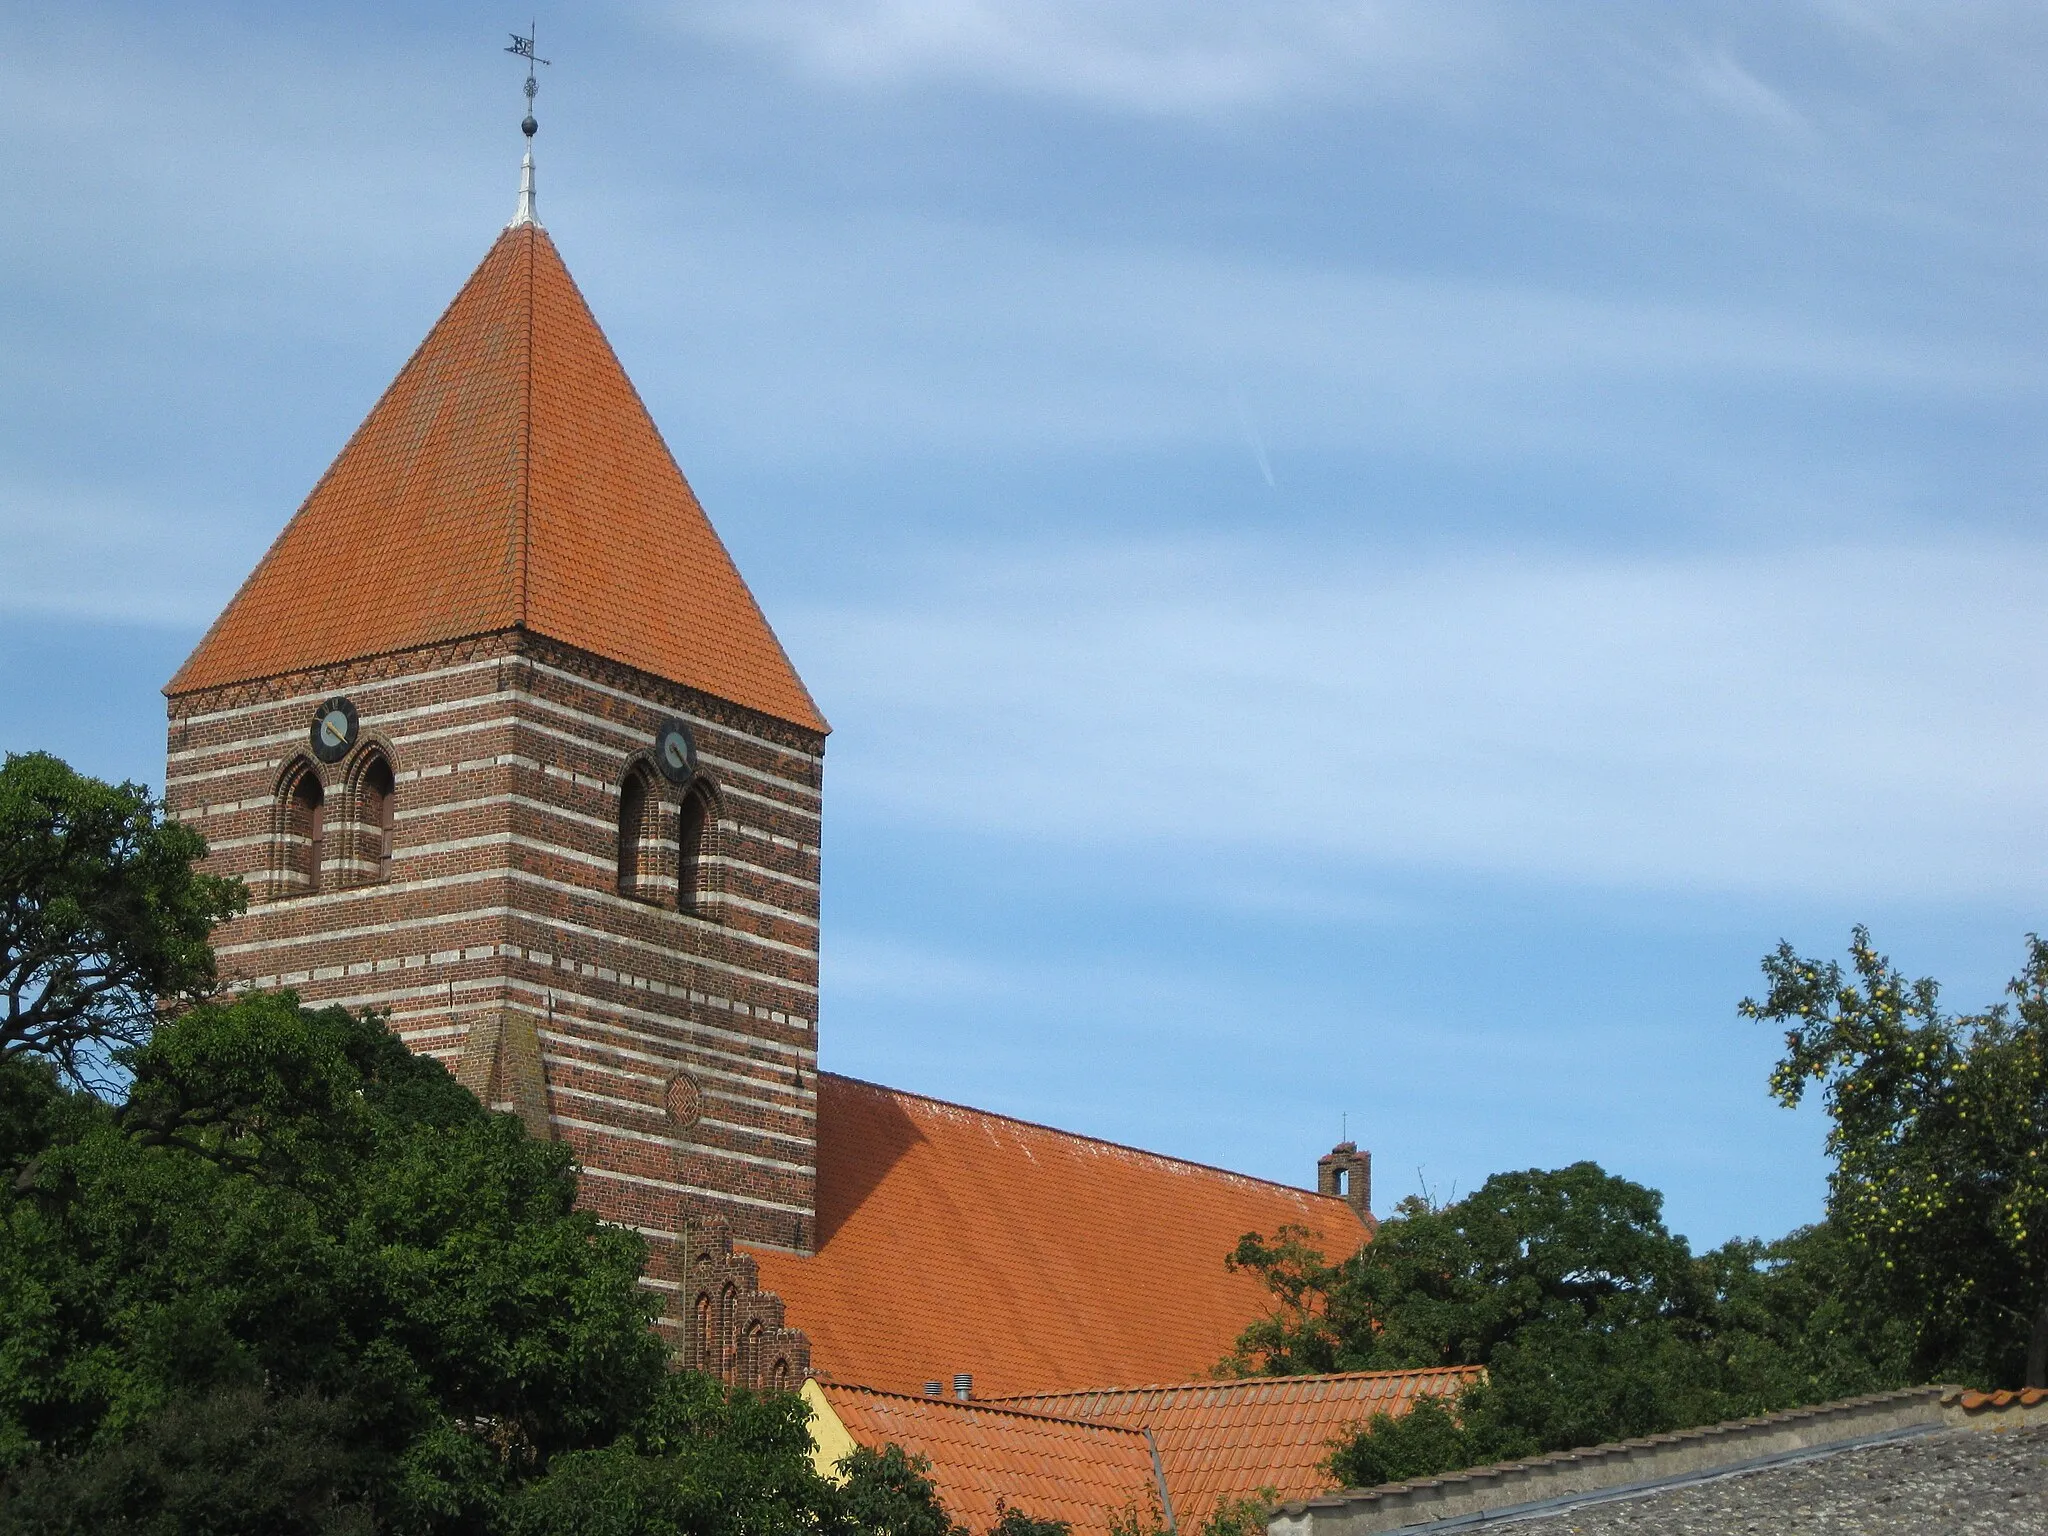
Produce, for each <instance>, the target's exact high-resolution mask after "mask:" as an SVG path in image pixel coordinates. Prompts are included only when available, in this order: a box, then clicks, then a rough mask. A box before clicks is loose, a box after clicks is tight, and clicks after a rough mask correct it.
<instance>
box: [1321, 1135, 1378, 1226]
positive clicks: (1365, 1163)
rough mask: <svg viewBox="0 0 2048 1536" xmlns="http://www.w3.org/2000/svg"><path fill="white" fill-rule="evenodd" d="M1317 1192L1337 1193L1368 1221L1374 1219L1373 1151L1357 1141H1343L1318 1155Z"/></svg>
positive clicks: (1322, 1193)
mask: <svg viewBox="0 0 2048 1536" xmlns="http://www.w3.org/2000/svg"><path fill="white" fill-rule="evenodd" d="M1316 1193H1317V1194H1319V1195H1335V1196H1336V1197H1337V1198H1338V1199H1339V1200H1342V1201H1343V1202H1344V1203H1345V1204H1347V1205H1349V1206H1350V1207H1351V1209H1353V1210H1354V1211H1356V1212H1358V1214H1359V1215H1360V1216H1362V1217H1364V1218H1365V1219H1366V1220H1367V1221H1368V1222H1370V1221H1371V1220H1372V1154H1371V1153H1370V1152H1361V1151H1359V1150H1358V1143H1357V1142H1355V1141H1340V1142H1338V1143H1337V1145H1336V1146H1334V1147H1332V1148H1331V1149H1330V1150H1329V1151H1328V1152H1326V1153H1324V1154H1323V1155H1322V1156H1321V1157H1319V1158H1317V1159H1316Z"/></svg>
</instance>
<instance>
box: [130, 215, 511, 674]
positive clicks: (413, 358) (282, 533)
mask: <svg viewBox="0 0 2048 1536" xmlns="http://www.w3.org/2000/svg"><path fill="white" fill-rule="evenodd" d="M506 233H508V234H509V233H510V231H509V230H508V231H506ZM504 238H505V236H504V235H503V234H501V235H499V237H498V239H497V240H493V241H492V242H491V247H490V249H489V250H487V251H485V252H484V254H483V257H482V259H481V260H479V261H478V262H477V264H476V265H475V266H474V267H471V268H470V270H469V276H468V277H465V278H464V279H463V280H462V282H461V284H460V285H459V286H458V287H457V288H456V290H455V292H454V294H453V295H452V296H451V297H450V298H449V300H448V302H447V303H446V304H443V305H442V306H441V312H440V313H439V314H437V315H435V316H434V323H433V324H432V325H430V326H428V327H427V329H426V331H425V333H424V334H422V335H421V337H420V339H419V340H418V341H417V342H415V343H414V344H413V349H412V350H411V351H410V352H408V353H406V354H405V361H404V362H403V363H401V364H400V365H399V369H398V372H397V373H396V374H394V375H393V376H392V377H393V378H394V379H398V378H403V377H404V376H405V371H406V370H407V369H408V368H410V367H412V365H413V364H414V363H416V362H418V361H419V356H420V354H421V353H422V352H424V351H426V350H427V343H429V342H430V341H432V340H433V339H434V332H435V331H437V330H439V329H440V328H441V322H442V321H444V320H446V319H447V318H448V316H449V315H450V314H451V313H452V312H453V311H454V309H455V306H456V305H458V304H460V303H461V302H462V297H463V295H464V294H465V293H467V292H468V291H469V285H470V284H471V283H473V282H475V281H476V279H477V275H478V274H479V273H481V272H482V271H483V269H484V268H485V267H487V266H489V265H490V261H491V258H492V257H493V256H495V255H496V254H497V252H498V242H499V241H501V240H503V239H504ZM390 389H391V386H390V385H389V384H386V385H385V386H384V388H383V389H382V390H379V391H378V393H377V398H376V400H375V401H373V402H372V403H371V409H370V414H369V415H367V416H365V417H364V418H363V419H362V420H361V421H359V422H357V423H356V425H355V430H354V431H352V432H350V433H349V435H348V437H347V438H346V439H345V440H344V441H343V442H342V445H341V448H340V450H339V451H338V452H337V453H336V454H335V455H334V457H333V458H331V459H329V460H328V461H327V467H326V468H325V469H323V470H321V471H320V478H319V479H317V480H315V481H314V482H313V488H312V489H311V490H309V491H308V492H306V494H305V495H304V496H303V497H301V498H300V500H299V504H298V507H297V508H296V509H294V511H293V514H292V517H288V518H286V519H285V520H284V526H283V527H281V528H279V529H278V530H277V533H276V534H275V535H274V536H273V537H272V538H271V541H270V542H269V543H268V544H266V545H265V546H264V547H263V554H262V556H261V557H260V558H259V559H258V560H257V561H256V563H255V564H254V565H252V566H250V567H249V573H248V575H246V576H244V577H243V578H242V579H241V582H240V583H239V584H238V585H237V586H236V587H235V590H234V593H233V595H232V596H230V597H229V598H228V600H227V602H225V603H224V604H222V605H221V610H220V612H219V613H217V614H215V615H214V616H213V622H212V623H211V624H209V625H207V626H206V632H205V633H204V634H202V635H201V636H200V637H199V643H198V644H196V645H194V646H193V647H192V649H191V651H190V652H189V653H188V654H187V656H186V659H185V660H184V662H183V663H181V664H180V666H179V667H178V670H177V671H176V672H175V673H173V674H172V676H171V680H170V681H169V682H167V683H165V684H164V686H163V688H162V689H161V690H159V691H160V692H162V693H164V694H166V695H168V696H172V697H175V695H172V694H171V690H172V689H173V688H175V687H177V685H178V679H179V678H181V677H183V676H184V675H185V670H186V668H188V667H190V666H191V665H192V661H193V658H195V657H197V656H198V655H200V654H201V653H202V652H203V651H205V649H206V647H207V643H208V642H209V641H210V640H212V639H213V637H214V632H215V631H216V630H219V629H220V628H222V627H223V626H224V625H226V623H227V622H228V618H229V616H230V615H232V614H233V613H234V611H235V605H236V604H237V603H238V602H240V601H241V598H242V594H243V593H245V592H247V591H248V590H249V589H250V588H251V587H252V586H254V585H255V584H256V578H257V577H259V576H261V575H262V574H263V568H264V566H266V565H267V564H269V563H270V557H271V556H272V555H274V554H275V553H277V549H278V546H279V545H281V544H283V543H284V541H285V540H286V539H287V538H288V537H289V536H290V535H291V531H292V522H293V519H294V518H296V517H297V515H298V513H300V512H303V511H304V510H305V509H306V508H307V507H309V506H311V505H312V503H313V499H314V498H315V497H316V496H318V495H319V494H320V492H321V491H322V490H323V489H325V487H326V485H327V482H328V481H330V480H332V479H333V478H334V472H335V471H336V470H338V469H340V468H341V466H342V465H343V464H344V463H345V462H347V460H348V457H349V450H350V449H351V448H353V447H355V445H356V439H357V438H359V437H361V436H362V435H363V434H364V433H365V432H367V431H368V430H369V428H370V421H371V418H372V417H373V416H375V414H376V407H377V405H379V404H381V403H382V402H383V399H384V396H385V395H386V394H388V393H390ZM495 633H497V631H496V630H490V629H480V630H477V631H475V632H474V633H473V634H471V635H464V636H458V637H456V638H458V639H474V638H475V636H476V635H489V634H495ZM437 643H441V642H432V641H423V642H421V644H420V645H419V646H410V647H406V649H412V650H416V649H421V648H423V647H424V646H425V645H428V644H437ZM330 664H331V663H330ZM307 670H309V669H308V668H305V667H300V666H291V667H282V668H279V669H278V670H277V671H275V672H266V673H263V674H261V676H253V677H247V678H237V679H234V681H237V682H262V681H265V680H266V679H269V678H272V677H284V676H286V675H288V674H290V673H293V672H303V671H307ZM208 686H218V685H208ZM195 691H196V690H195Z"/></svg>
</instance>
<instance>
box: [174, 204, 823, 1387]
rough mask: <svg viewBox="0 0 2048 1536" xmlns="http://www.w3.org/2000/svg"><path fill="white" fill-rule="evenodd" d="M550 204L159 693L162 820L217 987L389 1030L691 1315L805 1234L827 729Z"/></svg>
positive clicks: (770, 1330) (512, 231) (502, 253)
mask: <svg viewBox="0 0 2048 1536" xmlns="http://www.w3.org/2000/svg"><path fill="white" fill-rule="evenodd" d="M531 207H532V203H531V197H530V195H529V196H523V197H522V199H521V205H520V217H519V218H518V219H517V220H515V222H514V223H513V224H512V225H510V226H509V227H507V229H506V230H505V232H504V233H503V234H502V235H501V236H500V237H499V238H498V240H497V242H496V244H495V245H493V247H492V248H491V250H490V252H489V254H488V255H486V256H485V258H484V260H483V263H482V265H480V266H479V267H478V268H477V269H476V272H475V273H474V274H473V275H472V276H471V277H470V279H469V281H468V282H467V283H466V284H465V285H464V286H463V288H462V291H461V292H460V293H459V294H458V295H457V296H456V298H455V301H454V302H453V303H452V304H451V305H450V306H449V307H448V309H447V311H446V313H444V314H443V315H442V316H441V318H440V320H439V321H438V322H437V323H436V325H435V326H434V328H433V330H432V332H431V333H430V334H429V335H428V336H427V338H426V340H425V341H424V342H422V343H421V345H420V347H419V349H418V351H416V352H415V353H414V354H413V356H412V358H411V359H410V361H408V362H407V363H406V365H405V367H404V368H403V370H401V372H400V373H399V375H398V377H397V379H396V380H395V381H394V382H393V383H392V385H391V387H390V388H389V389H388V390H387V391H386V392H385V394H384V396H383V398H382V399H381V400H379V401H378V402H377V405H376V407H375V408H374V409H373V410H372V411H371V412H370V414H369V416H368V418H367V419H366V420H365V421H364V422H363V424H362V425H361V427H359V428H358V429H357V431H356V433H355V435H354V436H353V437H352V438H351V439H350V440H349V443H348V445H347V446H346V447H345V448H344V449H343V450H342V452H341V455H340V457H338V458H337V459H336V460H335V461H334V464H333V465H332V467H330V468H329V469H328V471H327V473H326V474H325V475H324V476H323V477H322V478H321V480H320V482H319V484H318V485H317V486H315V487H314V489H313V492H312V494H311V495H310V496H309V497H308V498H307V499H306V502H305V504H304V505H303V506H302V507H300V509H299V511H298V513H297V514H296V515H295V516H294V517H293V518H292V519H291V521H290V522H289V523H288V524H287V525H286V526H285V528H284V531H283V532H282V533H281V534H279V536H278V538H277V541H276V542H275V543H274V544H273V545H272V546H271V548H270V550H269V552H268V553H267V554H266V555H265V556H264V557H263V560H262V562H261V563H260V564H259V565H258V566H257V567H256V569H255V571H254V572H253V573H252V574H251V575H250V576H249V578H248V580H247V581H246V582H244V583H243V585H242V588H241V590H240V591H239V592H237V593H236V595H235V597H234V600H233V601H232V602H231V603H230V604H229V605H228V608H227V610H226V611H225V612H224V613H223V614H222V615H221V616H220V618H219V619H218V620H217V621H216V622H215V623H214V625H213V627H212V628H211V629H210V630H208V631H207V634H206V636H205V638H204V639H203V640H202V641H201V642H200V643H199V646H198V648H197V649H196V650H195V651H194V652H193V653H192V656H191V658H190V659H189V660H188V661H186V663H185V665H184V666H183V668H181V669H180V671H179V672H178V675H177V676H176V677H175V678H173V679H172V680H171V682H170V684H169V685H168V687H166V689H165V693H166V695H167V696H168V698H169V701H170V710H169V713H170V741H169V764H168V770H167V774H166V794H167V797H168V801H169V805H170V808H171V810H172V812H173V813H174V814H175V815H176V816H177V817H178V818H179V819H180V820H181V821H184V822H186V823H188V824H189V825H191V826H193V827H195V828H196V829H197V830H199V831H200V832H201V833H202V834H204V836H205V837H206V839H207V841H208V844H209V846H210V848H211V853H210V856H209V859H208V866H207V867H208V868H209V870H211V871H213V872H217V873H224V874H235V875H240V876H242V877H243V878H244V879H245V880H246V881H247V882H248V884H249V887H250V891H251V894H252V897H253V900H252V903H251V906H250V910H249V912H248V914H247V915H246V916H245V917H243V918H241V919H239V920H237V921H236V922H234V923H232V924H230V925H228V926H227V927H226V928H225V929H223V930H222V931H221V932H220V933H219V934H218V935H217V936H216V937H217V941H218V950H219V954H220V959H221V964H222V968H223V971H224V972H225V973H226V974H227V975H228V976H229V977H231V978H233V979H235V980H238V981H241V982H245V983H249V984H253V985H258V986H265V987H271V986H288V987H293V988H296V989H297V990H298V992H299V994H300V995H301V997H302V998H304V999H305V1000H306V1001H307V1002H308V1003H313V1004H323V1003H342V1004H346V1005H347V1006H349V1007H351V1008H369V1009H377V1010H381V1011H384V1012H387V1013H388V1014H389V1015H390V1017H391V1022H392V1026H393V1028H395V1029H396V1030H397V1031H398V1032H399V1034H400V1035H401V1036H402V1037H403V1038H404V1039H405V1040H406V1042H407V1043H408V1044H409V1045H410V1046H411V1047H412V1048H413V1049H414V1050H416V1051H420V1052H422V1053H425V1054H428V1055H432V1056H434V1057H436V1058H438V1059H440V1060H441V1061H443V1062H445V1063H446V1064H447V1065H448V1067H449V1068H450V1069H451V1070H452V1071H453V1072H455V1073H456V1075H457V1076H458V1077H459V1078H460V1079H461V1080H462V1081H463V1082H464V1083H465V1084H467V1085H468V1086H470V1087H471V1088H472V1089H474V1090H475V1091H476V1093H477V1094H478V1095H479V1096H480V1097H482V1098H483V1099H484V1100H485V1101H486V1102H488V1103H491V1104H493V1105H495V1106H497V1107H499V1108H503V1109H509V1110H512V1111H514V1112H516V1113H517V1114H519V1115H520V1116H521V1117H522V1118H523V1119H524V1120H525V1122H526V1124H527V1127H528V1129H529V1130H530V1131H532V1132H533V1133H534V1134H535V1135H540V1136H553V1137H557V1138H560V1139H562V1140H565V1141H567V1142H568V1143H569V1144H570V1145H571V1146H573V1148H574V1150H575V1152H576V1155H577V1157H578V1158H579V1159H580V1160H581V1162H582V1164H583V1167H584V1169H585V1178H584V1181H583V1191H584V1193H583V1199H584V1201H585V1202H586V1203H587V1204H588V1205H590V1206H591V1207H592V1208H594V1209H595V1210H596V1211H597V1212H599V1213H600V1214H601V1215H602V1216H604V1217H605V1218H606V1219H608V1220H611V1221H614V1222H619V1223H622V1224H624V1225H627V1226H631V1227H635V1228H637V1229H639V1230H640V1231H641V1232H642V1233H644V1234H645V1235H646V1236H647V1238H648V1239H649V1243H650V1249H651V1256H650V1281H651V1283H654V1284H656V1285H661V1286H664V1287H665V1288H668V1289H671V1290H673V1289H674V1288H675V1286H676V1285H677V1283H678V1277H679V1276H680V1275H681V1274H682V1272H683V1269H684V1263H683V1254H682V1252H681V1250H680V1248H679V1244H680V1243H681V1242H682V1241H683V1240H684V1237H685V1234H686V1233H688V1232H692V1231H695V1232H697V1233H699V1234H702V1233H704V1232H706V1231H709V1232H712V1233H715V1234H717V1244H718V1249H719V1252H720V1253H722V1254H724V1255H726V1257H725V1258H724V1260H723V1261H722V1262H723V1264H724V1267H725V1268H726V1269H728V1270H729V1269H731V1268H733V1266H734V1263H735V1261H734V1260H733V1259H732V1258H731V1257H730V1247H729V1243H730V1241H731V1240H733V1239H737V1240H739V1241H741V1242H743V1243H745V1244H748V1245H749V1246H751V1247H753V1248H757V1249H769V1250H781V1251H783V1252H787V1253H791V1254H806V1253H808V1252H810V1251H811V1250H812V1247H813V1245H814V1244H815V1242H816V1240H817V1236H816V1234H817V1212H816V1206H817V1199H816V1190H817V1177H816V1169H817V1134H816V1123H817V1121H816V1108H817V1089H816V1060H817V1024H816V1015H817V997H818V990H817V984H818V827H819V809H820V788H821V783H822V773H823V752H824V746H825V733H826V730H827V726H826V724H825V721H824V719H823V717H822V716H821V715H820V714H819V713H818V710H817V706H816V705H815V704H814V703H813V702H812V700H811V697H810V695H809V693H808V692H807V691H806V690H805V688H804V685H803V683H802V681H801V680H800V679H799V678H798V677H797V674H796V672H795V670H794V668H793V667H792V666H791V665H790V662H789V659H788V657H787V656H786V655H785V654H784V653H783V650H782V647H781V645H780V644H779V643H778V642H777V640H776V638H775V635H774V633H773V631H772V630H770V628H769V626H768V623H767V621H766V620H765V619H764V618H763V616H762V614H761V611H760V609H759V608H758V607H757V606H756V605H755V602H754V599H753V597H752V595H751V594H750V593H749V592H748V590H747V586H746V583H745V582H744V581H743V580H742V579H741V577H740V575H739V573H738V571H737V570H735V569H734V567H733V564H732V561H731V559H730V558H729V557H728V555H727V554H726V551H725V548H724V546H723V545H722V544H721V543H720V541H719V538H718V535H717V534H716V533H715V532H714V531H713V530H712V527H711V524H710V523H709V521H708V520H707V519H706V518H705V515H704V512H703V509H702V508H701V507H700V506H699V505H698V503H697V499H696V497H695V496H694V495H693V494H692V492H691V490H690V487H689V485H688V484H687V482H685V480H684V479H683V476H682V473H681V471H680V470H679V469H678V468H677V467H676V464H675V461H674V459H673V458H672V457H671V456H670V454H669V451H668V449H667V447H666V445H665V444H664V443H663V441H662V438H661V435H660V433H659V432H658V431H657V430H656V428H655V426H654V423H653V422H652V420H650V418H649V416H648V414H647V411H646V408H645V407H644V406H643V405H642V404H641V401H640V398H639V396H638V394H637V393H636V392H635V391H634V389H633V386H632V384H631V383H630V382H629V381H628V379H627V378H626V375H625V372H624V370H623V369H622V368H621V367H620V365H619V361H618V359H617V358H616V357H615V356H614V355H613V352H612V349H611V347H610V345H609V343H607V341H606V340H605V337H604V334H603V332H602V331H601V330H600V329H599V328H598V325H597V322H596V320H595V319H594V318H593V317H592V315H591V313H590V310H589V309H588V307H587V306H586V305H585V303H584V301H583V297H582V295H581V294H580V293H579V292H578V291H577V288H576V285H575V283H574V281H573V280H572V279H571V278H570V276H569V273H568V271H567V269H566V268H565V267H564V266H563V264H562V260H561V258H560V256H559V255H557V254H556V250H555V246H554V242H553V241H552V240H551V239H550V238H549V237H548V235H547V233H546V232H545V231H544V230H543V229H542V228H541V226H540V225H539V223H538V222H537V221H535V220H534V218H533V217H532V213H531ZM692 1262H695V1259H694V1257H693V1259H692ZM737 1263H738V1265H739V1266H740V1267H742V1268H745V1269H748V1270H750V1268H751V1260H745V1259H741V1260H738V1261H737ZM779 1311H780V1303H777V1302H775V1301H774V1300H773V1298H772V1297H760V1298H756V1304H755V1306H754V1314H755V1315H753V1316H752V1318H751V1320H750V1321H749V1322H748V1324H747V1327H748V1328H749V1329H750V1330H752V1335H753V1337H754V1338H755V1341H756V1344H757V1346H759V1347H764V1348H771V1349H772V1348H773V1347H774V1344H775V1340H776V1338H777V1337H778V1330H780V1329H781V1326H782V1319H781V1317H780V1315H779ZM786 1337H787V1338H788V1340H789V1344H790V1349H789V1350H788V1351H785V1352H786V1353H790V1354H791V1355H792V1359H794V1356H795V1353H797V1352H800V1350H801V1339H800V1337H799V1336H795V1335H787V1336H786ZM764 1358H766V1357H764ZM782 1363H783V1362H782V1360H781V1359H780V1358H779V1357H777V1358H776V1364H777V1365H778V1366H780V1365H781V1364H782Z"/></svg>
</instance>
